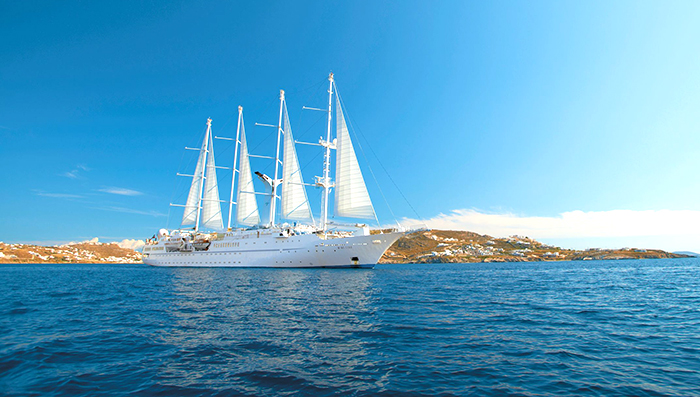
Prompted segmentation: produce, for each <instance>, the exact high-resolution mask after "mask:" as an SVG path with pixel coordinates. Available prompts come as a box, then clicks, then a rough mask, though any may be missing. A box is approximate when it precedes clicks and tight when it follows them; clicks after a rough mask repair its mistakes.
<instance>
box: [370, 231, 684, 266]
mask: <svg viewBox="0 0 700 397" xmlns="http://www.w3.org/2000/svg"><path fill="white" fill-rule="evenodd" d="M682 257H687V256H686V255H681V254H673V253H669V252H665V251H661V250H646V249H638V248H623V249H618V250H607V249H597V248H593V249H589V250H586V251H576V250H569V249H564V248H559V247H553V246H549V245H546V244H543V243H540V242H538V241H535V240H532V239H530V238H527V237H520V236H511V237H508V238H494V237H491V236H487V235H480V234H477V233H472V232H463V231H451V230H431V231H420V232H416V233H412V234H409V235H407V236H404V237H402V238H400V239H399V240H398V241H397V242H396V243H395V244H394V245H392V246H391V248H389V250H388V251H387V252H386V254H384V256H383V257H382V259H381V260H380V261H379V263H439V262H530V261H559V260H593V259H646V258H682Z"/></svg>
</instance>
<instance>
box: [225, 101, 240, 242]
mask: <svg viewBox="0 0 700 397" xmlns="http://www.w3.org/2000/svg"><path fill="white" fill-rule="evenodd" d="M242 120H243V106H238V127H237V128H236V148H235V149H234V151H233V167H231V169H232V170H233V171H231V198H230V199H229V201H228V225H227V226H226V229H227V230H228V231H231V212H233V187H234V184H235V182H236V172H238V170H237V169H236V163H237V162H238V144H239V143H240V140H239V138H240V134H241V121H242Z"/></svg>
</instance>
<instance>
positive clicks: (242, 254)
mask: <svg viewBox="0 0 700 397" xmlns="http://www.w3.org/2000/svg"><path fill="white" fill-rule="evenodd" d="M328 80H329V82H330V84H329V90H328V92H329V99H328V110H327V112H328V128H327V134H326V139H323V138H321V139H319V142H318V143H311V145H316V146H321V147H322V148H323V150H324V159H323V175H322V176H317V177H316V181H315V183H314V184H306V183H304V180H303V178H302V175H301V169H300V167H299V159H298V157H297V152H296V148H295V144H296V143H299V142H297V141H295V140H294V137H293V134H292V128H291V125H290V122H289V117H288V115H287V106H286V102H285V97H284V91H280V110H279V122H278V125H277V126H276V128H277V147H276V152H275V157H274V158H271V159H273V160H274V162H275V167H274V168H275V170H274V175H273V176H272V177H270V176H267V175H264V174H261V173H259V172H256V173H255V174H256V175H257V176H258V177H259V178H260V179H261V180H262V181H263V182H264V183H265V184H266V186H267V188H268V190H269V193H259V192H256V191H255V190H254V186H253V174H252V168H251V166H250V157H265V156H256V155H252V154H250V153H248V144H247V140H246V136H245V128H244V123H243V109H242V108H241V107H240V106H239V107H238V128H237V133H236V135H237V136H236V139H235V142H236V148H235V155H234V164H233V180H232V185H231V195H230V199H229V212H228V224H227V228H226V231H224V228H223V218H222V215H221V205H220V203H221V200H220V199H219V189H218V184H217V179H216V169H217V168H223V167H217V166H216V164H215V159H214V140H213V138H215V137H214V136H213V135H212V132H211V119H208V120H207V130H206V133H205V137H204V140H203V142H202V146H201V148H200V149H193V150H199V157H198V160H197V165H196V167H195V172H194V174H192V175H181V174H179V175H181V176H187V177H191V178H192V184H191V186H190V191H189V195H188V197H187V201H186V203H185V204H184V205H176V204H171V205H174V206H180V207H184V212H183V217H182V223H181V228H180V229H178V230H173V231H169V230H166V229H161V230H160V231H159V232H158V235H157V237H156V238H154V239H151V240H149V241H148V243H147V244H146V246H145V247H144V249H143V261H144V262H145V263H147V264H149V265H153V266H192V267H373V266H374V265H375V264H376V263H377V261H379V259H380V258H381V257H382V255H383V254H384V252H385V251H386V250H387V249H388V248H389V247H390V246H391V245H392V244H393V243H394V242H395V241H396V240H397V239H398V238H399V237H401V236H402V235H403V234H404V232H403V231H399V230H396V231H391V232H388V233H376V234H373V233H371V232H370V230H369V227H368V226H366V225H365V224H355V225H349V226H350V229H351V230H349V231H340V230H337V229H333V230H329V225H331V223H330V222H329V221H328V210H329V204H330V203H329V201H330V197H329V196H330V194H331V190H333V193H334V200H333V203H334V204H333V207H334V208H333V209H334V212H335V214H336V215H337V216H339V217H342V218H355V219H375V220H376V219H377V217H376V214H375V212H374V207H373V206H372V201H371V200H370V197H369V193H368V191H367V187H366V185H365V181H364V178H363V177H362V172H361V170H360V167H359V164H358V162H357V157H356V155H355V149H354V148H353V145H352V141H351V139H350V134H349V132H348V128H347V125H346V123H345V117H344V115H343V111H342V108H341V104H340V100H339V98H338V96H337V89H336V87H335V82H334V80H333V74H331V75H330V76H329V78H328ZM334 93H335V94H336V98H335V104H336V107H335V114H336V138H335V139H333V140H331V130H332V128H331V127H332V115H333V108H332V105H333V102H334V101H333V95H334ZM314 110H321V109H314ZM323 111H325V110H323ZM216 138H218V137H216ZM221 139H227V138H221ZM306 144H310V143H306ZM280 145H281V146H282V148H281V149H282V157H280ZM188 149H189V148H188ZM332 150H336V167H335V181H333V180H332V179H331V176H330V171H331V151H332ZM237 163H238V164H237ZM280 165H281V166H282V172H281V176H282V178H278V177H279V175H280V174H279V166H280ZM236 167H238V168H236ZM236 175H238V177H237V178H236ZM236 180H237V181H238V183H237V186H236V183H235V182H236ZM308 185H311V186H316V187H320V188H322V189H323V190H322V202H321V219H320V222H319V223H318V224H317V223H316V222H315V221H314V219H313V215H312V212H311V207H310V205H309V200H308V197H307V194H306V188H305V186H308ZM234 187H236V195H235V198H236V201H235V202H234V201H233V199H234ZM256 195H266V196H268V198H269V200H270V202H269V206H270V210H269V218H268V219H267V220H265V221H263V220H262V219H261V217H260V213H259V211H258V204H257V198H256ZM278 201H279V204H280V206H279V210H278ZM234 204H235V205H236V210H235V224H236V226H238V227H232V226H231V221H232V219H231V218H232V214H234V211H233V205H234ZM285 221H286V222H285ZM290 223H291V224H290ZM187 226H190V227H191V228H186V227H187ZM346 226H348V225H346ZM203 229H204V230H203ZM206 230H209V231H206Z"/></svg>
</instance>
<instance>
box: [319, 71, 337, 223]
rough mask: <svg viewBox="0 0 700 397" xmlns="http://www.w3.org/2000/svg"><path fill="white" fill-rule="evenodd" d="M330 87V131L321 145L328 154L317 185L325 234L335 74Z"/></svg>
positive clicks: (329, 183) (324, 159) (330, 80)
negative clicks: (320, 196) (321, 190)
mask: <svg viewBox="0 0 700 397" xmlns="http://www.w3.org/2000/svg"><path fill="white" fill-rule="evenodd" d="M328 81H329V82H330V83H329V86H328V131H327V134H326V141H325V142H321V145H322V146H324V147H325V148H326V154H325V155H324V157H323V179H322V180H321V181H320V182H317V183H316V184H317V185H319V186H321V187H323V196H322V199H321V200H322V201H321V206H322V207H323V208H322V210H321V211H322V212H321V227H323V232H324V233H325V232H326V230H327V229H328V193H329V191H330V188H331V187H332V185H331V180H330V170H331V117H332V109H331V106H332V104H333V73H331V74H330V75H329V76H328Z"/></svg>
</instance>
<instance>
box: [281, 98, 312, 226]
mask: <svg viewBox="0 0 700 397" xmlns="http://www.w3.org/2000/svg"><path fill="white" fill-rule="evenodd" d="M283 161H284V162H283V166H282V167H283V168H282V218H284V219H291V220H307V219H311V208H310V207H309V199H308V197H307V196H306V189H305V188H304V185H303V183H304V180H303V178H302V177H301V169H300V168H299V159H298V158H297V151H296V148H295V147H294V136H293V135H292V126H291V125H290V124H289V115H288V114H287V106H285V107H284V160H283Z"/></svg>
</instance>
